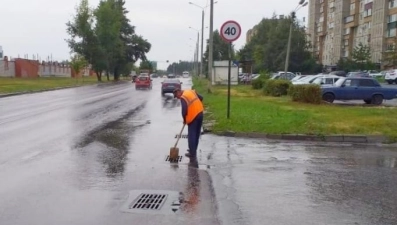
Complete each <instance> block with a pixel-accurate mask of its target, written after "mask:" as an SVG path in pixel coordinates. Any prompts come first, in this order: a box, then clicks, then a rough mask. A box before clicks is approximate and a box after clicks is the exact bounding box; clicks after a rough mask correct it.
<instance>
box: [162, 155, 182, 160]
mask: <svg viewBox="0 0 397 225" xmlns="http://www.w3.org/2000/svg"><path fill="white" fill-rule="evenodd" d="M165 161H167V162H182V156H181V155H180V156H178V158H176V159H171V158H170V156H169V155H167V158H166V159H165Z"/></svg>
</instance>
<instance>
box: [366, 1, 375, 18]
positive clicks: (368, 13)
mask: <svg viewBox="0 0 397 225" xmlns="http://www.w3.org/2000/svg"><path fill="white" fill-rule="evenodd" d="M372 3H373V2H369V3H367V4H365V5H364V17H367V16H372Z"/></svg>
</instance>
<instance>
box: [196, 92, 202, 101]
mask: <svg viewBox="0 0 397 225" xmlns="http://www.w3.org/2000/svg"><path fill="white" fill-rule="evenodd" d="M196 94H197V97H198V98H199V99H200V101H203V96H202V95H200V94H199V93H197V92H196Z"/></svg>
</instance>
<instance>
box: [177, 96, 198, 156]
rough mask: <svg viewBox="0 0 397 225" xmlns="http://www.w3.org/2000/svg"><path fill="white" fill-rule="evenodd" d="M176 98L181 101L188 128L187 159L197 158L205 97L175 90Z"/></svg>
mask: <svg viewBox="0 0 397 225" xmlns="http://www.w3.org/2000/svg"><path fill="white" fill-rule="evenodd" d="M174 97H175V98H178V99H180V100H181V106H182V118H183V123H184V124H187V126H188V144H189V149H188V153H186V154H185V155H186V157H189V158H191V159H194V158H196V157H197V147H198V144H199V138H200V134H201V127H202V125H203V118H204V106H203V102H202V101H203V96H201V95H199V94H198V93H197V92H196V91H195V90H180V89H175V90H174Z"/></svg>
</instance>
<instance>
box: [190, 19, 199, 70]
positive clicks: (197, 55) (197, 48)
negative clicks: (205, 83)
mask: <svg viewBox="0 0 397 225" xmlns="http://www.w3.org/2000/svg"><path fill="white" fill-rule="evenodd" d="M189 28H190V29H192V30H195V31H197V42H196V51H197V52H196V59H197V61H196V63H197V67H196V68H197V71H196V72H197V75H200V74H199V65H198V64H199V60H198V58H199V40H200V31H199V30H198V29H195V28H193V27H189Z"/></svg>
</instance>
